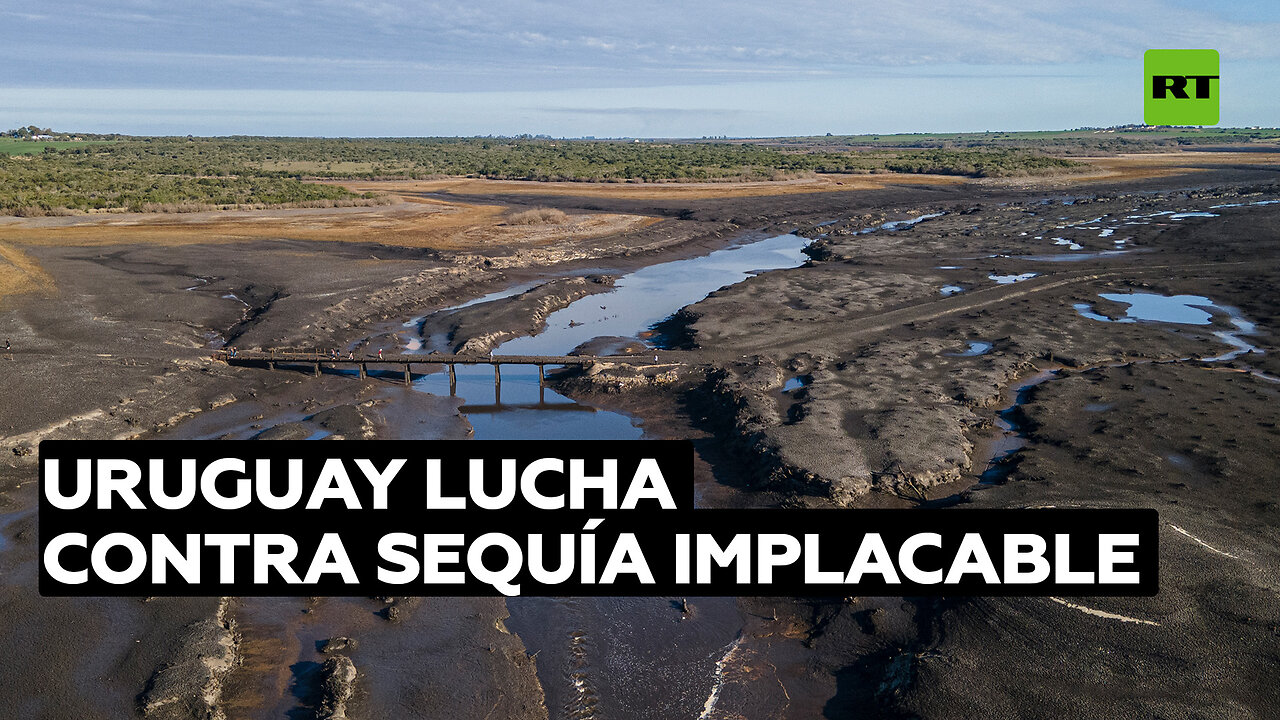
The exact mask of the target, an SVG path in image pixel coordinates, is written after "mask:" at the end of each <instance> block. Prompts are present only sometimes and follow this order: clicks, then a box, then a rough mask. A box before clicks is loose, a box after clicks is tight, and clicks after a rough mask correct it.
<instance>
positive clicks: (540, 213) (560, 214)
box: [507, 207, 569, 225]
mask: <svg viewBox="0 0 1280 720" xmlns="http://www.w3.org/2000/svg"><path fill="white" fill-rule="evenodd" d="M567 222H569V216H568V215H566V214H565V213H564V211H563V210H556V209H555V208H543V207H540V208H533V209H532V210H524V211H521V212H517V213H511V214H510V215H508V216H507V224H508V225H563V224H565V223H567Z"/></svg>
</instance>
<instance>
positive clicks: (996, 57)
mask: <svg viewBox="0 0 1280 720" xmlns="http://www.w3.org/2000/svg"><path fill="white" fill-rule="evenodd" d="M1215 12H1216V11H1215V9H1214V8H1213V7H1212V6H1210V5H1206V6H1205V7H1204V8H1196V7H1188V6H1185V5H1182V4H1171V3H1170V2H1162V1H1161V0H1137V1H1136V2H1125V3H1117V2H1113V1H1111V0H1106V1H1104V0H1085V1H1084V2H1075V3H1060V2H1056V1H1055V2H1049V1H1047V0H976V1H974V2H965V3H955V2H942V1H940V0H934V1H933V2H926V3H918V2H905V1H903V0H877V1H874V2H848V1H846V2H827V1H820V0H801V1H800V2H795V3H787V4H782V3H777V2H776V1H775V0H735V1H733V2H730V1H729V0H706V1H705V2H699V3H688V2H685V1H684V0H656V1H655V2H649V3H628V4H610V5H601V4H599V3H596V2H587V1H586V0H567V1H562V2H546V1H543V2H527V0H518V1H517V0H495V1H491V2H483V3H482V2H465V3H464V2H444V1H429V2H420V1H410V0H379V1H374V0H355V1H354V2H353V1H350V0H310V1H309V2H307V1H304V0H227V1H226V2H222V3H216V4H207V5H206V4H191V3H164V2H158V1H157V0H119V1H118V2H116V3H114V4H113V5H112V6H111V8H110V9H109V10H105V9H104V8H103V6H102V5H101V4H100V3H89V2H79V3H76V2H72V3H67V4H63V5H62V8H61V11H60V18H59V21H58V22H57V23H49V22H42V23H35V22H30V21H28V22H10V23H0V57H3V59H4V60H5V62H6V66H7V67H9V68H11V69H13V68H16V69H17V71H18V74H19V75H20V76H22V77H26V78H30V81H31V82H46V83H50V84H55V85H56V84H63V85H65V84H66V83H68V82H69V81H70V80H71V79H73V78H74V79H75V80H76V81H82V78H83V77H84V76H85V72H86V67H92V68H93V71H94V72H95V73H98V74H100V75H101V76H102V77H104V78H106V79H107V80H108V81H110V82H114V83H116V84H119V83H121V82H123V83H125V84H131V85H134V86H143V87H145V86H173V85H175V84H178V85H182V86H186V87H204V86H209V85H212V86H217V87H231V86H236V84H237V83H239V84H240V85H241V86H244V87H293V86H299V85H300V86H306V87H322V86H323V84H324V83H325V82H326V78H327V79H328V81H331V82H333V83H335V84H336V85H337V86H340V87H345V88H358V87H366V88H375V89H376V88H382V89H415V90H448V89H452V88H453V87H454V86H456V85H457V81H456V80H455V79H454V78H452V77H450V76H451V75H456V74H466V75H467V76H468V77H469V78H470V79H469V80H468V82H469V83H470V84H471V85H470V86H471V87H476V86H477V84H478V86H479V87H481V88H483V89H504V88H505V89H520V88H524V87H527V86H528V85H529V83H530V82H531V78H534V77H535V76H539V77H541V78H542V82H544V83H546V84H548V85H553V84H555V83H564V84H567V85H571V86H577V87H586V86H590V85H591V84H593V83H595V84H603V85H606V86H610V87H615V86H623V85H627V84H630V85H633V86H645V85H652V84H656V83H671V82H676V81H678V80H679V78H680V76H682V75H688V74H690V73H696V74H699V75H704V76H708V77H719V78H722V79H726V80H729V79H732V78H734V77H739V78H752V77H760V76H783V75H788V74H794V75H796V76H806V75H813V74H824V75H831V74H857V73H861V72H865V71H866V70H867V68H895V67H919V66H941V65H956V64H976V65H1056V64H1070V63H1082V62H1094V61H1098V60H1107V59H1126V60H1135V61H1136V59H1137V58H1139V57H1140V56H1141V53H1142V52H1143V51H1144V50H1145V49H1147V48H1149V47H1183V46H1192V47H1214V48H1217V49H1218V50H1220V51H1221V52H1222V54H1223V57H1224V59H1237V60H1239V59H1244V60H1249V59H1254V60H1258V59H1275V58H1277V57H1280V46H1278V45H1277V44H1276V43H1274V42H1273V41H1272V40H1273V38H1274V37H1275V35H1276V34H1277V31H1280V23H1277V21H1276V20H1277V18H1276V17H1274V15H1275V13H1274V12H1273V13H1272V16H1271V17H1261V18H1257V19H1256V20H1254V21H1245V20H1238V19H1232V18H1229V17H1226V16H1224V15H1218V14H1215ZM1260 12H1262V11H1260ZM264 63H266V64H270V65H273V66H275V67H273V68H269V69H267V70H266V71H265V72H264V71H263V69H262V68H261V65H262V64H264ZM285 64H288V65H290V66H291V67H289V68H287V69H286V68H283V67H281V66H282V65H285ZM335 65H338V66H340V68H339V69H338V71H337V74H334V73H335Z"/></svg>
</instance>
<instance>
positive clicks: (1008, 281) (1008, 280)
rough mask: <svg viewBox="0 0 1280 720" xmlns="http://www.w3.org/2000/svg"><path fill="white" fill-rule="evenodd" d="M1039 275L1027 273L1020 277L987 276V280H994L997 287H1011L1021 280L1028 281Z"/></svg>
mask: <svg viewBox="0 0 1280 720" xmlns="http://www.w3.org/2000/svg"><path fill="white" fill-rule="evenodd" d="M1039 274H1040V273H1033V272H1029V273H1022V274H1020V275H988V276H987V279H988V280H995V281H996V284H997V285H1012V284H1013V283H1017V282H1022V281H1023V280H1030V279H1031V278H1033V277H1035V276H1037V275H1039Z"/></svg>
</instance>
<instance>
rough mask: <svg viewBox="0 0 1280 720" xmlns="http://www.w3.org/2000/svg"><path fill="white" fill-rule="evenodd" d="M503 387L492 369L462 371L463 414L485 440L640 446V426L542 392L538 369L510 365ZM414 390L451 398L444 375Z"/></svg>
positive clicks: (620, 416)
mask: <svg viewBox="0 0 1280 720" xmlns="http://www.w3.org/2000/svg"><path fill="white" fill-rule="evenodd" d="M501 376H502V383H501V385H496V384H495V383H494V374H493V368H492V367H490V366H488V365H458V366H457V395H458V397H460V398H463V404H462V405H461V406H460V407H459V408H458V411H459V412H461V413H462V414H463V415H465V416H466V417H467V420H468V421H469V422H470V423H471V426H472V427H473V428H474V429H475V437H476V438H477V439H480V440H610V439H613V440H637V439H639V438H640V437H641V436H642V435H643V434H644V431H643V430H641V429H640V428H639V427H638V425H637V424H636V421H634V420H632V419H631V418H630V417H628V416H626V415H623V414H621V413H615V412H609V411H606V410H597V409H596V408H593V407H591V406H590V405H584V404H580V403H577V402H574V401H573V400H570V399H569V398H567V397H565V396H563V395H561V394H560V393H558V392H556V391H554V390H552V389H550V388H546V387H541V388H540V387H539V386H538V369H537V368H535V367H526V366H517V365H505V366H503V368H502V371H501ZM413 386H414V389H415V390H420V391H422V392H427V393H431V394H432V395H448V394H449V376H448V374H447V373H444V372H437V373H434V374H431V375H424V376H423V377H422V378H421V379H419V380H417V381H415V382H414V384H413Z"/></svg>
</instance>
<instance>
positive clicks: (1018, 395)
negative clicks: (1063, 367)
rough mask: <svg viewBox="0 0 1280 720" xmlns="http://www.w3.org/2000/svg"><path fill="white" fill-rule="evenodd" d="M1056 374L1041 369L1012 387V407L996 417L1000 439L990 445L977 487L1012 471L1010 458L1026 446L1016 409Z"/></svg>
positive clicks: (997, 479)
mask: <svg viewBox="0 0 1280 720" xmlns="http://www.w3.org/2000/svg"><path fill="white" fill-rule="evenodd" d="M1058 372H1059V371H1058V370H1042V371H1040V372H1038V373H1036V374H1035V375H1032V376H1031V377H1029V378H1027V379H1025V380H1023V381H1022V382H1020V383H1018V384H1016V385H1014V386H1013V388H1012V389H1011V392H1012V393H1013V404H1012V405H1009V406H1008V407H1006V408H1004V409H1003V410H1001V411H1000V412H999V413H997V414H996V427H997V428H999V429H1000V436H999V437H997V438H996V439H995V440H994V441H993V442H992V443H991V446H990V453H989V456H988V457H989V458H990V459H989V460H988V461H987V468H986V469H985V470H983V471H982V474H981V475H979V476H978V482H979V483H980V484H983V485H998V484H1000V483H1002V482H1004V481H1005V480H1006V479H1007V478H1008V477H1009V473H1010V472H1011V471H1012V470H1013V463H1012V462H1011V461H1012V459H1013V456H1014V455H1015V454H1017V452H1018V451H1019V450H1021V449H1022V448H1023V447H1024V446H1025V445H1026V444H1027V433H1026V428H1025V427H1024V425H1023V423H1022V420H1021V417H1020V413H1019V411H1018V409H1019V407H1020V406H1022V405H1025V404H1026V402H1027V398H1028V396H1029V395H1030V394H1031V390H1032V389H1033V388H1034V387H1036V386H1037V385H1039V384H1041V383H1043V382H1046V381H1048V380H1052V379H1053V378H1055V377H1057V376H1058Z"/></svg>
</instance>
